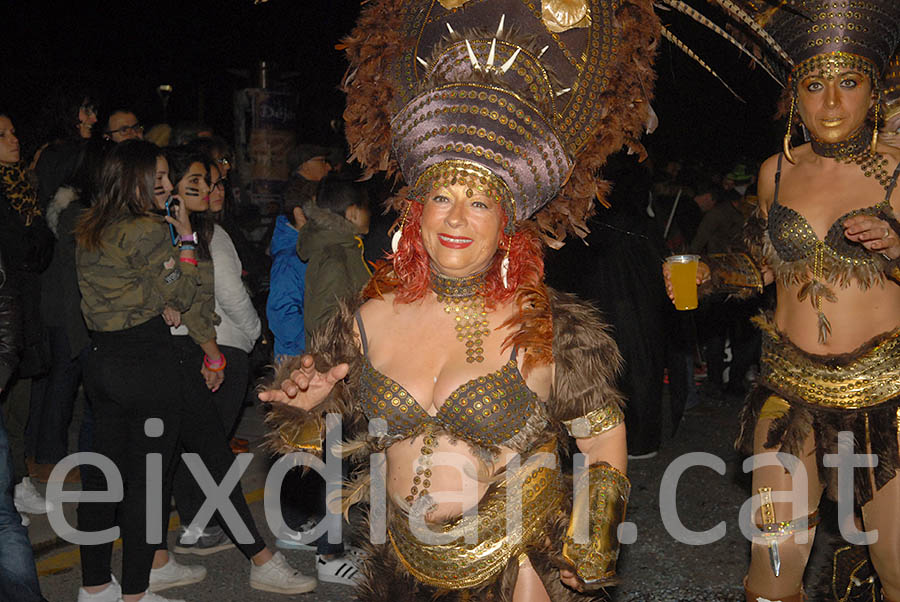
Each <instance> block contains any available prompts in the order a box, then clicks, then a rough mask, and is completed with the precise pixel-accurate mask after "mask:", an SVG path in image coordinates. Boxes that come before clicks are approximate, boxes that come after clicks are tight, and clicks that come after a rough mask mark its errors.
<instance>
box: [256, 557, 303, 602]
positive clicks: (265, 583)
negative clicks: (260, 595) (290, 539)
mask: <svg viewBox="0 0 900 602" xmlns="http://www.w3.org/2000/svg"><path fill="white" fill-rule="evenodd" d="M316 585H318V582H317V581H316V578H315V577H309V576H307V575H304V574H303V573H301V572H299V571H297V570H295V569H294V568H293V567H292V566H291V565H289V564H288V563H287V560H285V559H284V556H282V554H281V552H276V553H275V555H274V556H273V557H272V559H271V560H270V561H269V562H267V563H265V564H264V565H262V566H256V565H255V564H253V561H252V560H251V561H250V587H252V588H253V589H258V590H261V591H264V592H272V593H275V594H305V593H306V592H311V591H313V590H314V589H316Z"/></svg>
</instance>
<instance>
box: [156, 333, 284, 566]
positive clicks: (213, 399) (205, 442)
mask: <svg viewBox="0 0 900 602" xmlns="http://www.w3.org/2000/svg"><path fill="white" fill-rule="evenodd" d="M174 338H175V339H176V340H177V343H176V344H177V346H178V348H179V349H180V350H181V353H180V355H181V357H182V358H183V359H182V366H181V377H182V381H183V386H184V392H185V398H184V402H183V403H182V404H181V420H182V424H183V425H184V428H183V429H182V432H181V445H180V450H179V453H181V452H186V453H195V454H198V455H199V456H200V459H201V460H202V462H203V465H204V466H206V469H207V470H208V471H209V473H210V475H212V477H213V478H214V479H215V481H216V483H221V481H222V479H223V478H224V477H225V474H226V473H227V472H228V469H229V468H230V467H231V464H232V462H234V459H235V456H234V454H233V453H232V452H231V447H230V446H229V445H228V435H227V433H226V431H225V429H224V428H223V424H222V420H220V417H219V414H220V411H219V410H218V409H217V407H216V405H217V404H218V403H219V402H220V399H219V397H218V396H219V395H221V394H222V393H223V390H224V389H225V386H224V383H223V386H222V387H220V388H219V390H218V391H216V392H215V393H212V392H211V391H210V390H209V389H208V388H207V387H206V383H204V381H203V377H202V375H201V374H200V367H201V366H202V365H203V351H202V350H201V349H200V347H199V346H198V345H197V344H196V343H194V342H193V341H192V340H191V339H190V338H189V337H186V336H179V337H174ZM226 357H227V356H226ZM239 365H240V364H239V363H238V366H239ZM238 366H235V369H237V367H238ZM231 368H232V366H231V358H230V357H228V365H227V366H226V368H225V382H227V381H228V379H229V378H232V375H231V374H229V370H230V369H231ZM238 376H239V375H238V374H234V375H233V377H234V378H235V379H237V378H238ZM244 384H245V386H246V378H245V379H244ZM223 401H224V400H223ZM174 471H175V476H174V480H173V483H172V492H173V493H174V495H175V505H176V507H177V508H178V514H179V516H180V517H181V523H182V524H183V525H184V526H185V527H186V526H188V524H189V523H190V522H191V521H192V520H193V519H194V517H195V516H196V515H197V512H198V511H199V510H200V506H201V505H202V504H203V502H204V501H205V499H206V496H205V495H204V493H203V491H202V490H201V489H200V487H199V485H198V484H197V481H196V480H195V479H194V477H193V475H192V474H191V472H190V470H189V469H188V467H187V465H186V464H185V463H184V462H180V461H179V462H176V465H175V467H174ZM229 499H230V500H231V503H232V504H233V505H234V507H235V509H236V510H237V513H238V515H239V516H240V518H241V520H242V521H243V523H244V525H245V526H246V527H247V529H248V530H249V531H250V535H251V536H252V537H253V541H252V542H251V543H249V544H240V543H237V541H235V543H236V544H237V547H238V549H240V551H241V552H242V553H243V554H244V556H246V557H247V558H251V557H253V556H254V555H256V554H257V553H259V552H261V551H262V550H263V549H264V548H265V547H266V544H265V542H264V541H263V539H262V537H260V535H259V531H257V529H256V523H255V522H254V521H253V517H252V516H251V514H250V508H248V507H247V501H246V500H245V499H244V493H243V490H242V489H241V485H240V483H238V484H237V486H236V487H235V488H234V489H232V490H231V493H230V495H229ZM216 517H217V518H218V513H216ZM219 522H220V524H221V525H222V527H223V528H224V529H225V532H226V533H228V535H229V537H231V539H232V540H234V535H233V534H232V531H231V529H229V528H228V525H227V524H226V522H225V521H219ZM204 526H205V525H204Z"/></svg>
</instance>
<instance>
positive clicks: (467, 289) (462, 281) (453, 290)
mask: <svg viewBox="0 0 900 602" xmlns="http://www.w3.org/2000/svg"><path fill="white" fill-rule="evenodd" d="M484 275H485V272H481V273H479V274H474V275H472V276H464V277H462V278H453V277H450V276H444V275H442V274H438V273H436V272H432V273H431V287H432V290H434V294H435V295H437V299H438V301H440V302H441V303H442V304H443V305H444V312H445V313H447V314H448V315H450V316H452V317H453V320H454V322H455V325H454V327H455V329H456V339H457V340H458V341H460V342H462V343H464V344H465V346H466V361H467V362H469V363H470V364H471V363H473V362H483V361H484V339H485V338H487V336H488V335H489V334H490V332H491V331H490V328H489V327H488V319H487V310H486V309H485V305H484Z"/></svg>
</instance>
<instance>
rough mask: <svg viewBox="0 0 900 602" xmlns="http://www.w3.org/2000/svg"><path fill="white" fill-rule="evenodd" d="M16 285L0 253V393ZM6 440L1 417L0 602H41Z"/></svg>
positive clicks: (12, 342) (12, 359) (12, 336)
mask: <svg viewBox="0 0 900 602" xmlns="http://www.w3.org/2000/svg"><path fill="white" fill-rule="evenodd" d="M19 309H20V303H19V294H18V290H16V289H15V281H13V280H12V279H10V278H8V277H7V271H6V270H5V269H4V266H3V256H2V253H0V392H2V391H3V390H4V389H5V388H6V385H7V383H8V382H9V381H10V378H11V377H12V375H13V373H14V372H15V370H16V367H17V366H18V363H19V353H20V352H21V349H22V317H21V314H20V311H19ZM13 485H14V482H13V468H12V458H11V457H10V452H9V439H8V437H7V435H6V428H5V427H4V425H3V418H2V415H0V541H2V542H3V545H2V546H0V600H20V601H22V602H38V601H44V598H43V597H42V596H41V588H40V585H39V583H38V577H37V571H36V570H35V566H34V555H33V553H32V551H31V542H30V541H29V540H28V531H27V530H26V529H25V525H24V524H23V519H22V518H21V517H20V516H19V513H18V512H17V511H16V507H15V504H14V502H13Z"/></svg>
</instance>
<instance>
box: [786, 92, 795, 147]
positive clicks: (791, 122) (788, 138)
mask: <svg viewBox="0 0 900 602" xmlns="http://www.w3.org/2000/svg"><path fill="white" fill-rule="evenodd" d="M796 103H797V95H796V94H793V95H792V96H791V110H790V112H789V113H788V122H787V132H785V133H784V156H785V157H786V158H787V160H788V161H789V162H790V163H792V164H793V163H796V161H794V155H793V153H791V130H792V129H793V126H794V105H795V104H796Z"/></svg>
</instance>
